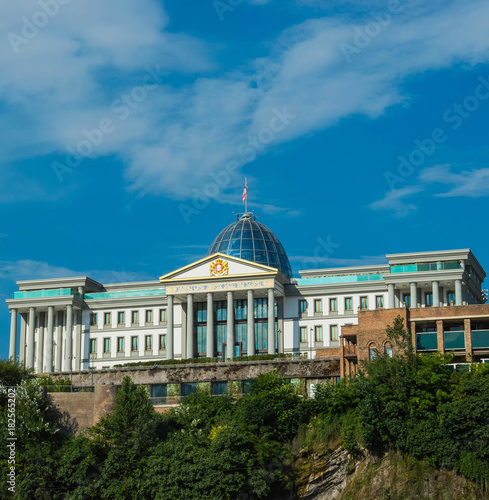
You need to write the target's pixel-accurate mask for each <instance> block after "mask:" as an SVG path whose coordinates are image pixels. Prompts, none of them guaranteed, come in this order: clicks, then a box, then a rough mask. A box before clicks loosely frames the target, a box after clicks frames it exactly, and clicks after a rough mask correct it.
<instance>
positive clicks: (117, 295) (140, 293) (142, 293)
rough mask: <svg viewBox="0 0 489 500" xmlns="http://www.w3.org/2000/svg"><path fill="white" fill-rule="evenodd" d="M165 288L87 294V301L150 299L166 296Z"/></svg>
mask: <svg viewBox="0 0 489 500" xmlns="http://www.w3.org/2000/svg"><path fill="white" fill-rule="evenodd" d="M165 294H166V290H165V288H155V289H152V290H128V291H127V292H99V293H86V294H85V300H99V299H122V298H126V297H150V296H152V295H165Z"/></svg>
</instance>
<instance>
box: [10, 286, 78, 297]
mask: <svg viewBox="0 0 489 500" xmlns="http://www.w3.org/2000/svg"><path fill="white" fill-rule="evenodd" d="M67 295H74V296H75V297H80V294H79V293H78V292H76V291H74V290H72V289H71V288H57V289H54V290H31V291H29V292H14V299H37V298H42V297H62V296H67Z"/></svg>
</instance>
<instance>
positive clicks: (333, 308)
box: [329, 299, 338, 312]
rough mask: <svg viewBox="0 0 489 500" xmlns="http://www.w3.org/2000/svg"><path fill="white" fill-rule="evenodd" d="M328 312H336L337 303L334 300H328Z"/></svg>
mask: <svg viewBox="0 0 489 500" xmlns="http://www.w3.org/2000/svg"><path fill="white" fill-rule="evenodd" d="M329 310H330V311H331V312H337V311H338V301H337V300H336V299H329Z"/></svg>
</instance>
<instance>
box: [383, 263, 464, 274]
mask: <svg viewBox="0 0 489 500" xmlns="http://www.w3.org/2000/svg"><path fill="white" fill-rule="evenodd" d="M446 269H461V265H460V262H458V261H452V262H428V263H419V264H404V265H397V266H391V273H418V272H423V271H425V272H426V271H444V270H446Z"/></svg>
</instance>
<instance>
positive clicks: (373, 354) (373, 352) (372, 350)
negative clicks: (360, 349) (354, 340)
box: [368, 344, 377, 361]
mask: <svg viewBox="0 0 489 500" xmlns="http://www.w3.org/2000/svg"><path fill="white" fill-rule="evenodd" d="M368 358H369V359H370V361H373V360H374V359H376V358H377V347H376V346H375V344H370V345H369V346H368Z"/></svg>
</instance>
